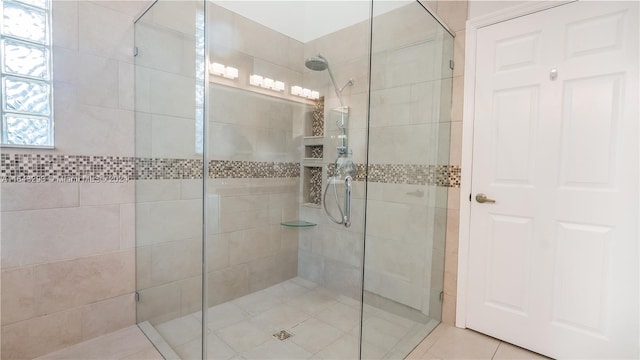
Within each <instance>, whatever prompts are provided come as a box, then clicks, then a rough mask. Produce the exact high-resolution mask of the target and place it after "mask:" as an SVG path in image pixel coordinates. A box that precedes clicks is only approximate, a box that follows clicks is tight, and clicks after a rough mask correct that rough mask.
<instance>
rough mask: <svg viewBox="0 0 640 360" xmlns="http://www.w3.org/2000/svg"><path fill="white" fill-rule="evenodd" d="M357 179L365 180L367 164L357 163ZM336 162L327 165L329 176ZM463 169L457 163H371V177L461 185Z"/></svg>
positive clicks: (392, 181)
mask: <svg viewBox="0 0 640 360" xmlns="http://www.w3.org/2000/svg"><path fill="white" fill-rule="evenodd" d="M356 166H357V167H358V173H357V174H356V176H355V180H356V181H365V180H366V179H367V178H366V174H367V172H366V165H365V164H356ZM334 168H335V164H329V165H328V166H327V176H329V175H331V174H333V169H334ZM460 176H461V169H460V167H459V166H456V165H411V164H409V165H407V164H371V165H369V177H368V180H369V181H371V182H378V183H387V184H411V185H435V186H443V187H456V188H459V187H460Z"/></svg>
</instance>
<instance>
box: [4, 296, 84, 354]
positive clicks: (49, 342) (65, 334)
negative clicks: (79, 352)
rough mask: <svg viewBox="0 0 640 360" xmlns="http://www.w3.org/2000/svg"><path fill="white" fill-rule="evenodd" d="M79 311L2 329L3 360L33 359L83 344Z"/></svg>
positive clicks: (39, 318)
mask: <svg viewBox="0 0 640 360" xmlns="http://www.w3.org/2000/svg"><path fill="white" fill-rule="evenodd" d="M81 313H82V311H81V310H80V309H78V308H76V309H72V310H68V311H62V312H57V313H54V314H50V315H46V316H40V317H36V318H32V319H29V320H25V321H21V322H18V323H15V324H11V325H6V326H3V327H2V358H3V359H16V360H18V359H33V358H36V357H38V356H40V355H44V354H46V353H49V352H52V351H56V350H58V349H62V348H64V347H67V346H70V345H73V344H76V343H78V342H80V341H82V314H81Z"/></svg>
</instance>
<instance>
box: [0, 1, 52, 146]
mask: <svg viewBox="0 0 640 360" xmlns="http://www.w3.org/2000/svg"><path fill="white" fill-rule="evenodd" d="M51 1H52V0H2V1H1V2H0V46H1V47H2V52H1V53H0V54H1V56H0V75H1V81H2V85H1V86H2V96H0V102H1V110H2V128H1V130H0V131H1V133H0V135H1V141H0V143H1V144H2V145H9V146H29V147H38V146H40V147H51V146H53V86H52V81H51V78H52V77H51V64H52V61H51Z"/></svg>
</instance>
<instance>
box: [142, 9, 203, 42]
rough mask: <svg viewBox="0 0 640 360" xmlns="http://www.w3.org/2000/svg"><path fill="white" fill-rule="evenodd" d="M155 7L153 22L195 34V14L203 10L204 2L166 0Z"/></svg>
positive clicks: (174, 29) (181, 31) (175, 30)
mask: <svg viewBox="0 0 640 360" xmlns="http://www.w3.org/2000/svg"><path fill="white" fill-rule="evenodd" d="M158 5H159V6H155V7H154V8H153V23H154V24H157V25H160V26H163V27H166V28H169V29H171V30H173V31H174V32H180V33H184V34H188V35H194V34H195V31H196V19H195V16H194V15H195V14H197V11H202V7H203V6H202V3H199V2H198V1H189V2H172V1H169V2H166V3H160V4H158Z"/></svg>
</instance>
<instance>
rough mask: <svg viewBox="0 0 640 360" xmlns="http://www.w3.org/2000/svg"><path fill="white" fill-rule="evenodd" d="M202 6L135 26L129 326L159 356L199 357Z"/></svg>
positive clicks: (163, 10)
mask: <svg viewBox="0 0 640 360" xmlns="http://www.w3.org/2000/svg"><path fill="white" fill-rule="evenodd" d="M204 26H205V22H204V3H203V2H202V1H179V2H177V1H164V0H160V1H158V2H156V3H155V4H154V5H153V6H152V7H150V8H149V9H148V11H147V12H146V13H145V14H144V15H142V16H141V17H140V18H139V19H138V20H137V21H136V23H135V51H136V56H135V81H136V86H135V89H136V91H135V111H136V113H135V129H136V170H135V171H136V203H135V217H136V234H135V235H136V276H137V281H136V290H137V298H138V299H137V300H138V301H137V307H136V310H137V323H138V326H139V327H140V328H141V329H142V330H143V331H144V333H145V334H146V335H147V337H149V339H150V340H151V341H152V342H153V343H154V345H155V346H156V347H157V348H158V350H159V351H160V352H161V353H162V354H163V356H164V357H165V358H172V359H173V358H177V357H178V356H180V357H182V358H185V359H186V358H201V357H202V346H201V344H202V325H201V324H202V322H201V318H202V315H201V314H202V312H201V309H202V266H203V265H202V264H203V255H202V254H203V246H202V244H203V231H202V229H203V196H202V192H203V190H202V189H203V174H206V173H207V172H206V169H205V167H204V155H203V145H204V144H203V134H202V131H203V113H204V74H205V72H204V71H205V53H204Z"/></svg>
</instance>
